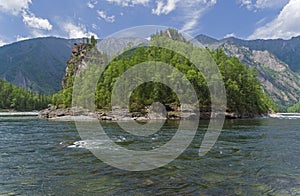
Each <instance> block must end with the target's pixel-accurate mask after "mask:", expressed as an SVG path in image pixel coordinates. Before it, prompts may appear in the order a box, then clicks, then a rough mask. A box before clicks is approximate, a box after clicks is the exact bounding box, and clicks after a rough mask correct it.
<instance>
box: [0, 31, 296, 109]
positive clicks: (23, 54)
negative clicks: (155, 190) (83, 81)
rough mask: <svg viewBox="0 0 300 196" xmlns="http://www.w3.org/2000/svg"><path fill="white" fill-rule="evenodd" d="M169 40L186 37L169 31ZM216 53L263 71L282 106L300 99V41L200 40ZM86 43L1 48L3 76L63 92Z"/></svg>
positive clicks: (38, 41)
mask: <svg viewBox="0 0 300 196" xmlns="http://www.w3.org/2000/svg"><path fill="white" fill-rule="evenodd" d="M168 36H171V37H174V36H175V38H177V39H179V40H180V39H182V38H180V37H178V36H177V35H176V34H174V33H172V32H169V33H168ZM196 39H197V40H198V41H200V42H201V43H202V44H203V45H204V46H206V47H209V48H211V49H217V48H219V47H220V48H222V49H223V50H224V51H225V52H226V54H227V55H229V56H236V57H238V58H239V59H240V60H241V61H242V62H243V63H245V64H248V65H250V66H254V67H256V68H257V70H258V71H259V80H260V81H261V82H262V84H263V86H264V89H265V91H266V92H267V93H268V94H269V95H270V97H272V98H273V99H274V100H275V102H276V103H277V104H279V105H284V106H290V105H292V104H294V103H297V102H299V100H300V84H299V83H300V79H299V74H297V73H295V72H297V71H298V72H300V37H295V38H292V39H290V40H283V39H277V40H241V39H238V38H233V37H231V38H226V39H222V40H217V39H214V38H211V37H209V36H206V35H199V36H197V37H196ZM84 41H86V40H83V39H77V40H74V39H73V40H72V39H63V38H56V37H46V38H35V39H30V40H25V41H20V42H16V43H12V44H9V45H5V46H2V47H0V78H2V79H4V80H5V81H8V82H11V83H13V84H16V85H17V86H20V87H23V88H26V89H28V90H30V91H33V92H38V93H44V94H52V93H54V92H57V91H58V90H60V89H61V81H62V79H63V77H64V75H65V73H66V68H67V66H66V62H67V61H68V59H69V58H70V56H71V54H72V47H73V45H74V43H80V42H84ZM108 41H109V42H112V43H109V44H110V46H114V47H113V50H118V49H120V47H121V48H124V47H126V46H127V45H128V44H129V43H132V44H134V45H135V44H136V45H139V44H142V45H143V44H146V45H147V43H146V42H147V40H146V42H145V40H142V39H138V38H132V39H128V40H124V43H123V45H122V46H120V45H116V46H115V45H114V41H113V39H112V40H108Z"/></svg>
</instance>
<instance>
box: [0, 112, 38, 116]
mask: <svg viewBox="0 0 300 196" xmlns="http://www.w3.org/2000/svg"><path fill="white" fill-rule="evenodd" d="M1 116H39V112H36V111H34V112H16V111H14V112H0V117H1Z"/></svg>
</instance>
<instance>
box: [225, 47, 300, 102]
mask: <svg viewBox="0 0 300 196" xmlns="http://www.w3.org/2000/svg"><path fill="white" fill-rule="evenodd" d="M220 47H221V48H222V49H223V50H224V51H225V53H226V54H227V55H229V56H236V57H237V58H238V59H239V60H240V61H241V62H243V63H244V64H246V65H249V66H253V67H256V68H257V70H258V71H259V73H258V79H259V81H260V82H261V83H262V85H263V88H264V90H265V92H266V93H267V94H268V95H269V96H270V97H271V98H272V99H273V100H274V101H275V103H277V104H279V105H285V106H288V105H293V104H295V103H297V102H298V101H299V100H300V77H299V75H298V74H296V73H294V72H293V71H291V70H290V68H289V66H288V65H287V64H285V63H283V62H282V61H280V60H279V59H278V58H276V57H275V56H274V55H273V54H271V53H270V52H268V51H266V50H265V51H259V50H250V49H249V48H247V47H242V46H236V45H233V44H231V43H224V44H222V45H220Z"/></svg>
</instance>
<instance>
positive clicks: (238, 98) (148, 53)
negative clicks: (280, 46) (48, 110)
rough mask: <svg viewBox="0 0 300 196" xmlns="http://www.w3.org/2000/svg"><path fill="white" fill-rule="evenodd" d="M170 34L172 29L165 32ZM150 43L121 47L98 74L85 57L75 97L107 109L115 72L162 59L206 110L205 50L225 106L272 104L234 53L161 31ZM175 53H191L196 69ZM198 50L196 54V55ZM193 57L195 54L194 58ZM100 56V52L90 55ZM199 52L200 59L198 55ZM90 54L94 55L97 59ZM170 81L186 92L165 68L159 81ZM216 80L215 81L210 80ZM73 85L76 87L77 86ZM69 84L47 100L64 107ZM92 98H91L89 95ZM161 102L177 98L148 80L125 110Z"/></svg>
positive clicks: (262, 108) (249, 109)
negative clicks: (92, 91)
mask: <svg viewBox="0 0 300 196" xmlns="http://www.w3.org/2000/svg"><path fill="white" fill-rule="evenodd" d="M171 33H172V34H175V33H174V32H173V31H171ZM151 38H152V40H151V42H152V43H154V45H156V46H157V45H158V47H156V46H155V47H154V46H151V45H150V46H148V47H137V48H135V49H132V50H129V51H126V52H124V53H123V54H122V55H120V56H119V57H117V58H115V59H114V60H112V61H111V62H110V64H109V65H108V66H107V68H106V69H105V70H104V71H103V73H102V75H101V77H99V74H98V73H99V70H100V68H101V67H103V65H104V64H103V62H105V60H104V61H103V62H102V64H101V63H100V64H99V62H98V63H93V62H91V63H90V65H88V69H87V70H85V73H84V74H83V73H82V74H81V76H80V80H82V82H79V83H78V84H79V94H78V95H79V99H81V100H84V101H86V102H87V105H88V102H89V101H94V103H95V104H96V107H97V108H98V109H102V108H110V107H111V105H110V103H111V93H112V90H113V87H114V85H115V82H116V81H117V80H118V79H119V77H120V76H121V75H122V74H123V73H124V72H125V71H127V70H128V69H129V68H131V67H133V66H134V65H137V64H140V63H143V62H150V61H157V62H164V63H166V64H169V65H171V66H173V67H175V68H177V69H178V70H179V71H180V72H182V73H183V74H184V75H185V76H186V78H187V79H188V80H189V81H190V82H191V83H192V85H193V86H194V89H195V91H196V93H197V95H198V98H199V106H200V110H201V111H210V104H211V101H210V92H209V89H208V85H209V86H213V85H214V83H213V82H211V83H210V84H208V83H207V82H206V81H207V80H206V79H207V78H204V77H203V75H202V73H203V72H206V73H210V69H211V68H210V67H209V66H206V65H207V64H209V63H210V60H211V59H209V58H207V53H208V52H209V53H210V54H211V56H212V57H213V59H214V61H215V62H216V64H217V65H218V68H219V70H220V72H221V75H222V77H223V78H222V79H223V80H224V84H225V88H226V94H227V111H228V112H235V113H238V114H242V115H250V116H251V115H255V114H264V113H267V112H268V111H269V110H270V109H274V108H275V106H274V104H273V102H272V101H271V100H270V99H269V98H268V97H267V96H266V95H265V94H264V93H263V91H262V88H261V84H260V83H259V81H258V79H257V77H256V70H254V69H251V68H248V67H246V66H245V65H243V64H242V63H241V62H240V61H239V60H238V59H237V58H235V57H228V56H226V55H225V53H224V52H223V51H222V50H221V49H218V50H216V51H207V49H199V48H198V47H194V46H192V45H190V44H185V43H183V42H181V41H174V40H170V39H169V38H168V37H167V36H164V34H157V35H153V36H152V37H151ZM166 46H169V48H175V49H176V51H179V53H175V52H174V51H173V50H169V49H167V47H166ZM181 54H191V56H190V57H188V58H189V59H196V60H197V59H201V62H199V63H200V64H201V71H200V70H198V69H197V68H196V67H195V66H194V65H193V64H192V63H191V62H190V61H189V60H188V59H187V58H185V57H183V55H181ZM199 55H200V56H199ZM196 56H197V58H195V57H196ZM96 57H97V58H100V59H103V58H104V56H96ZM199 57H200V58H199ZM97 58H96V59H97ZM143 71H144V72H148V73H153V77H154V78H155V77H160V75H159V74H157V73H160V72H162V71H163V70H161V68H160V67H157V70H149V68H147V67H145V69H144V70H143ZM209 77H211V78H210V81H214V78H216V76H215V75H211V76H209ZM95 78H96V79H98V78H99V81H98V80H96V82H98V83H97V86H96V93H95V94H94V95H91V94H90V93H89V91H90V89H91V86H90V85H91V84H90V82H95ZM167 79H168V80H171V81H172V83H173V84H174V85H175V86H178V87H179V89H180V90H181V91H182V93H191V92H187V91H186V89H185V88H180V85H181V84H180V82H179V80H180V78H178V76H177V75H176V72H173V73H168V74H167V75H166V77H165V78H162V80H167ZM215 81H216V80H215ZM124 82H125V83H128V84H130V83H131V82H133V81H132V78H126V80H125V81H124ZM77 88H78V86H77ZM71 95H72V88H71V86H70V87H69V88H67V89H64V90H63V91H62V92H60V93H59V94H57V95H55V96H53V104H55V105H61V106H63V107H69V106H70V105H71V102H72V101H71ZM92 97H94V98H95V99H92ZM157 101H159V102H161V103H163V104H165V105H177V106H179V105H180V103H179V101H178V98H177V96H176V94H175V93H174V92H173V91H172V89H170V88H169V87H167V86H166V85H164V84H161V83H155V82H148V83H144V84H143V85H140V86H139V87H137V88H136V89H135V90H134V92H133V93H132V94H131V95H130V109H131V111H141V110H142V109H144V108H145V106H149V105H151V104H152V103H153V102H157Z"/></svg>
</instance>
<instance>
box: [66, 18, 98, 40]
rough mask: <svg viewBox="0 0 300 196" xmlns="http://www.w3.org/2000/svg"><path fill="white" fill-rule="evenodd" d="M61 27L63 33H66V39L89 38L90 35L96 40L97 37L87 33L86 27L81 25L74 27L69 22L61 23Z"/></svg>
mask: <svg viewBox="0 0 300 196" xmlns="http://www.w3.org/2000/svg"><path fill="white" fill-rule="evenodd" d="M61 27H62V29H63V31H64V32H65V33H67V35H68V38H70V39H71V38H84V37H91V36H92V35H94V36H95V38H96V39H97V38H98V36H97V34H95V33H92V32H89V31H87V29H86V27H85V26H84V25H82V24H80V25H74V24H73V23H71V22H67V23H62V24H61Z"/></svg>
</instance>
